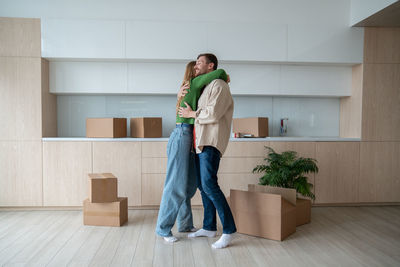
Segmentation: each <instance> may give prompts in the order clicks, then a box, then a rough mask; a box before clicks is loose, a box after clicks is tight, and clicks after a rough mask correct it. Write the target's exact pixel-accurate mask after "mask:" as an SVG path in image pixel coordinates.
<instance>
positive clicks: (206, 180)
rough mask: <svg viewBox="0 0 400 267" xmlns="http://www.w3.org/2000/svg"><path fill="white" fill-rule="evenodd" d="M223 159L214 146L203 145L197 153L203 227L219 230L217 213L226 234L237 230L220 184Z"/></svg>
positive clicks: (209, 229)
mask: <svg viewBox="0 0 400 267" xmlns="http://www.w3.org/2000/svg"><path fill="white" fill-rule="evenodd" d="M220 160H221V157H220V153H219V151H218V149H216V148H215V147H212V146H205V147H203V151H202V152H201V153H200V154H197V155H196V166H197V167H198V168H197V184H198V187H199V189H200V192H201V198H202V200H203V206H204V219H203V229H204V230H208V231H216V230H217V215H216V211H218V215H219V218H220V219H221V223H222V228H223V229H222V231H223V233H224V234H232V233H235V232H236V226H235V221H234V219H233V216H232V212H231V209H230V207H229V205H228V202H227V201H226V198H225V196H224V193H222V191H221V189H220V187H219V185H218V177H217V173H218V168H219V162H220Z"/></svg>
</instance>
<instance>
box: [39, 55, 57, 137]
mask: <svg viewBox="0 0 400 267" xmlns="http://www.w3.org/2000/svg"><path fill="white" fill-rule="evenodd" d="M41 62H42V136H43V137H57V96H56V95H54V94H50V88H49V61H47V60H46V59H43V58H42V61H41Z"/></svg>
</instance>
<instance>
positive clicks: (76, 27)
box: [42, 19, 364, 64]
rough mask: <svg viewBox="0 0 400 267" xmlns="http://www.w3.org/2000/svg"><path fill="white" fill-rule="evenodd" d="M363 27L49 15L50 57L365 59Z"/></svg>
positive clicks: (45, 51) (45, 44)
mask: <svg viewBox="0 0 400 267" xmlns="http://www.w3.org/2000/svg"><path fill="white" fill-rule="evenodd" d="M363 33H364V31H363V29H359V28H349V27H348V26H347V25H337V24H335V25H315V24H311V22H310V23H309V24H293V23H291V24H271V23H265V22H238V21H235V22H232V21H229V22H217V21H215V22H212V21H197V22H192V21H155V20H147V21H145V20H142V21H139V20H88V19H75V20H73V19H43V20H42V56H43V57H47V58H75V59H80V58H82V59H85V58H86V59H88V58H89V59H120V60H121V59H123V60H126V59H128V60H132V61H133V60H136V61H137V60H150V61H154V60H155V61H159V62H160V61H165V60H168V61H172V62H174V61H175V62H176V61H183V60H184V61H186V60H189V59H195V58H196V56H197V55H198V54H199V53H204V52H212V53H215V54H216V55H217V56H218V58H219V59H220V60H222V61H231V62H235V61H237V62H239V63H242V62H246V61H247V62H259V61H261V62H294V63H296V62H304V63H307V62H316V63H340V64H356V63H361V62H362V56H363Z"/></svg>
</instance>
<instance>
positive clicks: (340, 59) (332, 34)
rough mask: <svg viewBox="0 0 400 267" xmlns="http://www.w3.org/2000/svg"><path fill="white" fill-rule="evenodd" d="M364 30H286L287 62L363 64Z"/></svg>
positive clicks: (297, 27)
mask: <svg viewBox="0 0 400 267" xmlns="http://www.w3.org/2000/svg"><path fill="white" fill-rule="evenodd" d="M363 42H364V30H363V29H361V28H349V27H338V26H328V25H310V24H306V25H301V24H299V25H298V24H292V25H289V26H288V44H289V45H288V59H287V60H288V61H289V62H331V63H350V64H355V63H362V61H363Z"/></svg>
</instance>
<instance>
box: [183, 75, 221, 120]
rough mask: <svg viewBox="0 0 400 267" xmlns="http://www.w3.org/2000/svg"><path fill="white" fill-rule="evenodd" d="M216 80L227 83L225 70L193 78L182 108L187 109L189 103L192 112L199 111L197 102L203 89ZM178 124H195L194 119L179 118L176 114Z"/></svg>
mask: <svg viewBox="0 0 400 267" xmlns="http://www.w3.org/2000/svg"><path fill="white" fill-rule="evenodd" d="M215 79H222V80H224V81H227V80H228V75H227V74H226V72H225V71H224V70H223V69H218V70H214V71H212V72H209V73H206V74H202V75H199V76H197V77H195V78H193V79H192V80H191V81H190V88H189V90H188V93H187V94H186V95H185V96H184V98H183V99H182V101H181V103H180V106H181V107H186V105H185V102H186V103H188V105H190V107H191V108H192V110H197V101H198V100H199V98H200V95H201V93H202V92H203V89H204V88H205V87H206V86H207V85H208V84H209V83H210V82H212V81H213V80H215ZM176 122H177V123H188V124H194V118H182V117H180V116H179V114H176Z"/></svg>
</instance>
